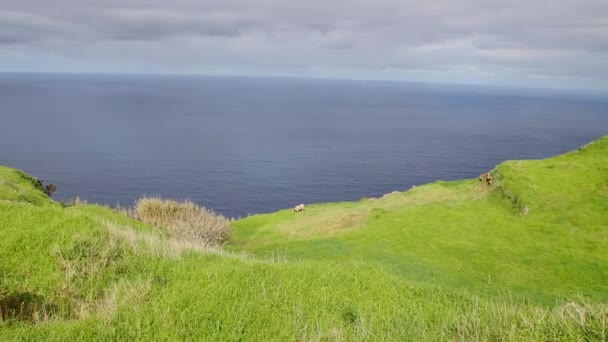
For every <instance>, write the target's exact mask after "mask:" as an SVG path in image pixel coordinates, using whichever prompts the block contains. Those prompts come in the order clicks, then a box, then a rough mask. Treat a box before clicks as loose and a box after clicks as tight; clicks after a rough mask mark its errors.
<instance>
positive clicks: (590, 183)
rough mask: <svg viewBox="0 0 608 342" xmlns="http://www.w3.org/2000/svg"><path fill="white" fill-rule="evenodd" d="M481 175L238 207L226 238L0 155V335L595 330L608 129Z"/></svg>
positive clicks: (393, 335)
mask: <svg viewBox="0 0 608 342" xmlns="http://www.w3.org/2000/svg"><path fill="white" fill-rule="evenodd" d="M493 175H494V177H495V180H496V183H495V184H494V185H493V187H492V188H488V187H487V186H485V185H483V184H481V183H480V182H479V181H477V180H466V181H459V182H437V183H434V184H429V185H425V186H420V187H417V188H415V189H412V190H410V191H408V192H404V193H397V194H392V195H389V196H386V197H384V198H379V199H374V200H370V199H363V200H361V201H358V202H344V203H330V204H316V205H315V204H313V205H308V204H307V205H306V210H305V211H304V212H301V213H297V214H296V213H292V212H291V211H289V210H284V211H280V212H277V213H274V214H267V215H255V216H251V217H249V218H246V219H243V220H240V221H237V222H234V223H233V226H234V229H235V236H234V240H233V242H232V243H231V244H230V245H229V249H228V250H226V249H221V248H219V247H206V246H204V245H201V244H197V243H193V242H189V241H185V240H184V239H181V238H177V237H175V236H173V237H172V236H171V235H170V234H167V232H166V231H164V230H163V229H161V228H158V227H154V226H151V225H148V224H146V223H142V222H140V221H138V220H133V219H131V218H129V217H127V216H125V215H122V214H120V213H118V212H117V211H115V210H112V209H110V208H105V207H100V206H95V205H88V204H86V203H84V202H82V201H75V202H74V203H71V205H70V206H65V207H64V206H62V205H61V204H59V203H56V202H53V201H51V200H50V199H49V198H48V197H47V196H46V195H44V194H43V193H41V191H40V189H37V188H36V186H35V183H33V182H32V178H30V177H29V176H27V175H25V174H23V173H20V172H18V171H15V170H12V169H8V168H0V180H1V181H0V312H1V313H2V319H1V320H0V340H1V341H5V340H6V341H8V340H56V341H65V340H128V341H131V340H142V341H149V340H209V341H215V340H255V341H258V340H276V341H284V340H298V341H301V340H304V341H352V340H370V341H372V340H373V341H376V340H386V341H394V340H446V341H447V340H461V341H470V340H530V341H532V340H534V341H536V340H600V341H601V340H607V339H608V333H607V329H608V325H607V321H608V306H607V297H608V288H607V285H606V284H608V267H607V266H608V254H607V252H606V248H605V247H604V246H606V245H608V234H607V229H608V227H607V222H608V139H607V138H604V139H603V140H601V141H598V142H596V143H595V144H593V145H592V146H590V147H588V148H586V149H583V150H581V151H579V152H574V153H571V154H566V155H563V156H559V157H556V158H551V159H547V160H543V161H521V162H508V163H503V164H501V165H500V166H499V167H498V168H497V169H496V170H494V171H493ZM15 189H16V190H15ZM524 206H527V207H528V208H529V211H528V213H527V214H525V213H524V211H523V210H522V209H523V207H524ZM155 224H156V225H158V226H162V224H159V223H158V222H157V223H155Z"/></svg>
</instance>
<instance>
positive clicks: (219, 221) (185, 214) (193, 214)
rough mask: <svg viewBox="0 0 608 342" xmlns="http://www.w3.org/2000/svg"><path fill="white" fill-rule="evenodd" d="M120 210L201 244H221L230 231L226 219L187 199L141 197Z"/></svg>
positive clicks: (177, 236)
mask: <svg viewBox="0 0 608 342" xmlns="http://www.w3.org/2000/svg"><path fill="white" fill-rule="evenodd" d="M123 212H125V213H127V215H129V216H131V217H133V218H135V219H137V220H140V221H142V222H144V223H147V224H151V225H153V226H157V227H160V228H162V229H164V230H166V232H167V233H168V234H169V235H171V236H173V237H176V238H179V239H183V240H186V241H189V242H194V243H200V244H203V245H221V244H224V243H226V242H228V241H229V240H230V236H231V234H232V228H231V226H230V220H229V219H227V218H226V217H224V216H222V215H219V214H216V213H215V212H213V211H212V210H209V209H207V208H204V207H200V206H198V205H197V204H195V203H194V202H191V201H183V202H180V201H175V200H165V199H161V198H159V197H143V198H141V199H139V200H137V202H135V207H134V208H133V210H128V211H123Z"/></svg>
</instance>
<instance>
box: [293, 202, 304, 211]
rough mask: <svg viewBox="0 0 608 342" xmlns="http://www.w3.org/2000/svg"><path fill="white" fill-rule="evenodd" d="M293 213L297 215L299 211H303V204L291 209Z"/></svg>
mask: <svg viewBox="0 0 608 342" xmlns="http://www.w3.org/2000/svg"><path fill="white" fill-rule="evenodd" d="M291 211H293V212H294V213H298V212H300V211H304V204H298V205H296V206H295V207H293V209H291Z"/></svg>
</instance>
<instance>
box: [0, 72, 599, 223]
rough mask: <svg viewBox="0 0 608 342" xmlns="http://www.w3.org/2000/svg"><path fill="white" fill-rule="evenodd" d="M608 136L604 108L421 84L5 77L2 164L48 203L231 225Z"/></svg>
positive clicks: (562, 98) (527, 94)
mask: <svg viewBox="0 0 608 342" xmlns="http://www.w3.org/2000/svg"><path fill="white" fill-rule="evenodd" d="M605 134H608V99H605V98H600V97H592V96H582V95H573V94H567V93H553V92H543V91H538V90H535V91H531V90H525V89H499V88H484V87H464V86H438V85H429V84H416V83H397V82H372V81H338V80H306V79H279V78H276V79H273V78H236V77H176V76H173V77H170V76H162V77H161V76H93V75H88V76H85V75H77V76H75V75H20V74H4V75H0V164H2V165H7V166H11V167H15V168H19V169H23V170H25V171H27V172H29V173H31V174H33V175H35V176H37V177H39V178H41V179H44V180H45V181H47V182H52V183H55V184H56V185H57V189H58V190H57V193H56V198H57V199H59V200H66V199H69V198H73V197H75V196H80V197H81V198H84V199H87V200H88V201H89V202H96V203H104V204H110V205H115V204H117V203H120V204H121V205H129V204H132V203H133V201H134V200H135V199H137V198H138V197H140V196H142V195H161V196H163V197H170V198H178V199H186V198H187V199H191V200H193V201H195V202H197V203H199V204H201V205H204V206H206V207H209V208H212V209H214V210H216V211H218V212H221V213H223V214H225V215H227V216H231V217H239V216H245V215H248V214H254V213H261V212H271V211H274V210H277V209H281V208H288V207H292V206H294V205H296V204H298V203H313V202H327V201H342V200H357V199H359V198H362V197H372V196H379V195H382V194H384V193H387V192H391V191H393V190H404V189H408V188H410V187H411V186H412V185H419V184H423V183H427V182H432V181H435V180H438V179H442V180H454V179H461V178H472V177H476V176H478V175H479V174H480V173H482V172H485V171H488V170H490V169H491V168H493V167H494V166H495V165H496V164H498V163H500V162H501V161H503V160H506V159H529V158H544V157H549V156H552V155H555V154H559V153H563V152H566V151H569V150H572V149H575V148H577V147H579V146H580V145H582V144H585V143H587V142H589V141H591V140H593V139H596V138H598V137H600V136H602V135H605Z"/></svg>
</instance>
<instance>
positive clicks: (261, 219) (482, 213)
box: [235, 137, 608, 301]
mask: <svg viewBox="0 0 608 342" xmlns="http://www.w3.org/2000/svg"><path fill="white" fill-rule="evenodd" d="M492 175H493V176H494V178H495V182H494V184H493V185H492V186H491V187H488V186H487V185H485V184H483V183H482V182H479V181H478V180H476V179H475V180H465V181H458V182H436V183H433V184H429V185H424V186H419V187H416V188H414V189H411V190H409V191H407V192H402V193H393V194H389V195H387V196H386V197H383V198H379V199H362V200H360V201H358V202H349V203H328V204H318V205H311V206H307V208H306V211H305V212H303V213H298V214H294V213H291V212H290V211H289V210H284V211H281V212H278V213H273V214H266V215H255V216H252V217H249V218H246V219H243V220H241V221H238V222H237V223H236V236H235V245H236V248H237V249H240V250H246V251H250V252H253V253H256V254H258V255H271V254H278V255H282V256H286V257H288V258H298V259H313V260H367V261H373V262H376V263H377V264H378V265H383V266H387V267H388V268H389V269H391V270H392V271H394V272H396V273H397V274H400V275H401V276H403V277H404V278H406V279H410V280H416V281H423V282H428V283H433V284H443V285H447V286H450V287H458V288H465V289H473V290H475V291H477V292H487V293H493V294H496V293H500V292H504V291H508V292H511V293H513V294H515V295H518V296H524V297H528V298H530V299H535V300H536V299H540V300H546V301H552V300H554V299H555V298H556V297H558V298H560V297H561V298H569V297H572V296H575V295H579V294H582V295H585V296H587V297H590V298H594V299H596V300H602V301H604V300H606V299H608V248H606V247H605V246H608V137H605V138H602V139H600V140H598V141H596V142H594V143H593V144H590V145H588V146H585V147H584V148H581V149H579V150H578V151H574V152H571V153H567V154H564V155H561V156H557V157H554V158H549V159H546V160H530V161H512V162H504V163H502V164H501V165H499V166H498V167H497V168H496V169H495V170H493V171H492ZM525 207H527V208H528V213H527V214H524V211H525V209H524V208H525Z"/></svg>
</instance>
